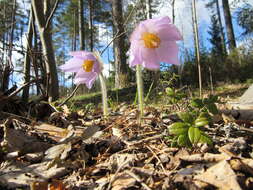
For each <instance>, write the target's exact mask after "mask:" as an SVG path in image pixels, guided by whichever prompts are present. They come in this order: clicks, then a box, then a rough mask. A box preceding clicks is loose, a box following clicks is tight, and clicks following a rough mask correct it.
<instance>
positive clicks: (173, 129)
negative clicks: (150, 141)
mask: <svg viewBox="0 0 253 190" xmlns="http://www.w3.org/2000/svg"><path fill="white" fill-rule="evenodd" d="M188 128H189V126H188V125H187V124H185V123H182V122H176V123H173V124H171V125H170V126H169V132H170V134H173V135H181V134H184V133H187V132H188Z"/></svg>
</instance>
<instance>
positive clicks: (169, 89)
mask: <svg viewBox="0 0 253 190" xmlns="http://www.w3.org/2000/svg"><path fill="white" fill-rule="evenodd" d="M166 93H167V94H168V96H174V95H175V92H174V90H173V89H172V88H170V87H168V88H166Z"/></svg>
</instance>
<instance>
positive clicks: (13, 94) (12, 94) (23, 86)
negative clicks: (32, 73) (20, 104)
mask: <svg viewBox="0 0 253 190" xmlns="http://www.w3.org/2000/svg"><path fill="white" fill-rule="evenodd" d="M38 80H41V79H35V80H31V81H29V82H27V83H24V84H23V85H22V86H20V87H19V88H18V89H17V90H15V91H14V92H12V93H11V94H10V95H9V96H7V97H6V98H3V99H5V100H7V99H10V98H12V97H13V96H15V95H17V94H18V93H19V92H20V91H21V90H22V89H23V88H25V87H26V86H29V85H30V84H32V83H35V82H37V81H38Z"/></svg>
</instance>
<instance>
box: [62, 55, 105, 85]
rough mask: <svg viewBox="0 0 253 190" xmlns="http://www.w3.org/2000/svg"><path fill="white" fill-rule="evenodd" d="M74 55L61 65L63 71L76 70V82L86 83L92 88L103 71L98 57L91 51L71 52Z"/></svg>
mask: <svg viewBox="0 0 253 190" xmlns="http://www.w3.org/2000/svg"><path fill="white" fill-rule="evenodd" d="M70 55H71V56H73V58H71V59H70V60H69V61H68V62H67V63H66V64H64V65H62V66H60V68H61V69H62V70H63V71H66V72H75V73H76V75H75V79H74V83H75V84H86V86H87V87H88V88H89V89H90V88H91V87H92V85H93V83H94V82H95V80H96V78H97V77H98V75H99V74H100V72H101V66H100V64H99V61H98V60H97V58H96V57H95V56H94V55H93V53H91V52H86V51H75V52H70Z"/></svg>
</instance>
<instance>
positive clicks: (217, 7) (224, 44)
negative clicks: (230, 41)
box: [215, 0, 227, 55]
mask: <svg viewBox="0 0 253 190" xmlns="http://www.w3.org/2000/svg"><path fill="white" fill-rule="evenodd" d="M215 4H216V10H217V16H218V21H219V26H220V33H221V40H222V49H223V53H224V55H226V54H227V48H226V41H225V35H224V32H223V26H222V22H221V14H220V6H219V0H215Z"/></svg>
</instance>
